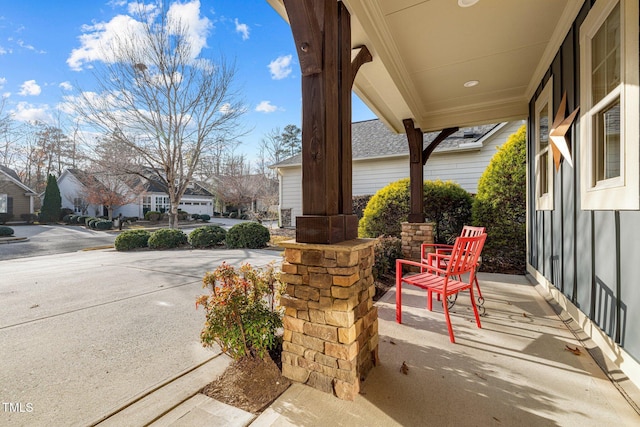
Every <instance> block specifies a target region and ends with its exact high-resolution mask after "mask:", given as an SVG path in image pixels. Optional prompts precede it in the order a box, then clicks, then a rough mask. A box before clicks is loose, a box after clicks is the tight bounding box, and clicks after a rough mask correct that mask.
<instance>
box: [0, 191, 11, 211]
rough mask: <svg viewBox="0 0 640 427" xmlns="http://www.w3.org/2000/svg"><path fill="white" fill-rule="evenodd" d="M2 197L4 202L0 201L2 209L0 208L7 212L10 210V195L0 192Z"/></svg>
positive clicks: (0, 197)
mask: <svg viewBox="0 0 640 427" xmlns="http://www.w3.org/2000/svg"><path fill="white" fill-rule="evenodd" d="M0 199H2V203H0V206H1V207H2V210H0V213H7V212H8V211H9V196H8V195H6V194H0Z"/></svg>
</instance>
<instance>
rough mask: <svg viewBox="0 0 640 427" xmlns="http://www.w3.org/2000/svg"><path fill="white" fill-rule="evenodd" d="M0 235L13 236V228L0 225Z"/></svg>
mask: <svg viewBox="0 0 640 427" xmlns="http://www.w3.org/2000/svg"><path fill="white" fill-rule="evenodd" d="M0 236H1V237H6V236H13V228H11V227H6V226H4V225H0Z"/></svg>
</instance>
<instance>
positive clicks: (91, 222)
mask: <svg viewBox="0 0 640 427" xmlns="http://www.w3.org/2000/svg"><path fill="white" fill-rule="evenodd" d="M97 221H100V219H99V218H96V217H89V218H85V220H84V224H85V226H86V227H87V228H92V229H94V228H95V223H96V222H97Z"/></svg>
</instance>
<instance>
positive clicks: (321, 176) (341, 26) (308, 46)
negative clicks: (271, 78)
mask: <svg viewBox="0 0 640 427" xmlns="http://www.w3.org/2000/svg"><path fill="white" fill-rule="evenodd" d="M284 5H285V8H286V10H287V14H288V16H289V22H290V24H291V31H292V33H293V38H294V41H295V43H296V46H297V51H298V56H299V58H300V66H301V72H302V216H300V217H297V218H296V240H297V241H298V242H300V243H323V244H333V243H338V242H341V241H344V240H351V239H355V238H356V237H357V233H358V221H357V217H356V216H355V215H353V209H352V200H351V199H352V167H351V162H352V153H351V86H352V84H353V79H354V76H355V73H356V72H357V69H358V68H359V67H360V66H361V65H362V64H364V63H365V62H368V61H370V60H371V55H370V54H368V50H366V48H365V50H364V53H363V54H362V55H358V56H359V57H360V59H359V61H358V62H354V64H352V63H351V24H350V19H351V17H350V15H349V11H348V10H347V8H346V7H345V6H344V4H343V3H342V2H341V1H335V0H284ZM367 55H368V60H367Z"/></svg>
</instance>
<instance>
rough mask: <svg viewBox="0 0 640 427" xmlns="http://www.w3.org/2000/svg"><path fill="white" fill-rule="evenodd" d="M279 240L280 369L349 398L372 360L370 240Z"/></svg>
mask: <svg viewBox="0 0 640 427" xmlns="http://www.w3.org/2000/svg"><path fill="white" fill-rule="evenodd" d="M281 245H282V246H283V247H284V248H285V261H284V263H283V264H282V274H281V276H280V278H281V280H282V282H284V283H286V293H285V294H284V295H283V296H282V300H281V303H282V305H283V306H284V307H285V316H284V342H283V351H282V373H283V375H284V376H285V377H287V378H289V379H291V380H293V381H297V382H300V383H303V384H307V385H310V386H312V387H314V388H317V389H320V390H322V391H325V392H327V393H333V394H335V395H336V396H337V397H339V398H341V399H345V400H353V399H355V397H356V396H357V394H358V393H359V391H360V381H362V380H363V379H364V378H365V377H366V376H367V374H368V373H369V371H370V370H371V369H372V368H373V366H374V365H376V364H377V363H378V310H377V307H374V305H373V296H374V295H375V286H374V283H373V275H372V272H371V271H372V266H373V262H374V253H373V245H374V240H372V239H371V240H369V239H355V240H349V241H345V242H341V243H338V244H333V245H318V244H309V243H298V242H295V241H293V240H290V241H286V242H283V243H281Z"/></svg>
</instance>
